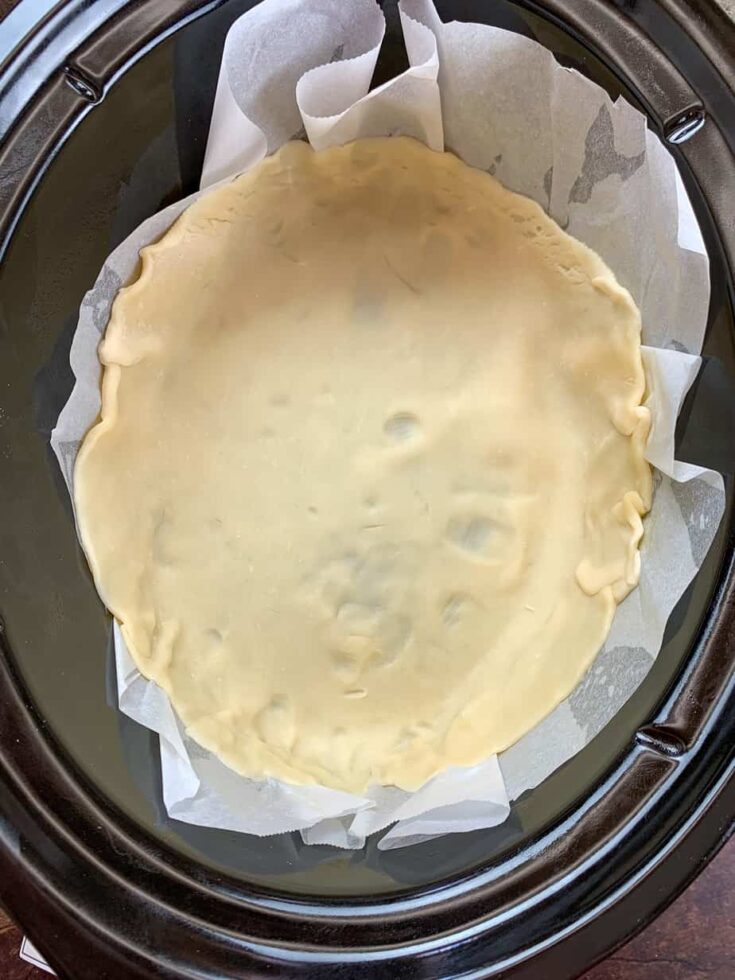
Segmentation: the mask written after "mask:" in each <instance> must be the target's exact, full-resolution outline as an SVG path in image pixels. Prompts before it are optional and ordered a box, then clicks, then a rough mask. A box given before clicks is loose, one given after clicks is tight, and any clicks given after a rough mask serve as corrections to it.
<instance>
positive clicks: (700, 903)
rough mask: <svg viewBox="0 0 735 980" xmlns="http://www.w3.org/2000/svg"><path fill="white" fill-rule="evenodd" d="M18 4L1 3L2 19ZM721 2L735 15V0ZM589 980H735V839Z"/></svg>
mask: <svg viewBox="0 0 735 980" xmlns="http://www.w3.org/2000/svg"><path fill="white" fill-rule="evenodd" d="M15 2H16V0H0V17H2V16H3V15H4V14H5V13H7V11H9V10H10V9H11V8H12V7H13V6H14V5H15ZM720 2H721V3H722V4H723V6H725V8H726V9H728V11H730V10H732V11H733V13H734V14H735V0H720ZM31 919H32V913H31V914H30V915H29V920H31ZM20 942H21V933H20V931H19V930H18V929H17V927H16V926H15V925H14V924H13V923H12V922H11V921H10V919H9V918H8V916H7V915H6V914H5V913H4V912H3V910H2V909H0V980H42V978H43V977H48V974H47V973H44V972H43V971H41V970H39V969H37V968H36V967H34V966H30V965H29V964H27V963H24V962H23V961H22V960H21V959H20V958H19V956H18V951H19V949H20ZM72 980H77V978H72ZM79 980H87V978H79ZM89 980H97V978H89ZM540 980H541V978H540ZM543 980H552V978H543ZM553 980H557V978H553ZM558 980H562V978H558ZM563 980H566V978H563ZM584 980H735V839H733V840H731V841H730V842H729V843H728V844H727V845H726V846H725V847H724V848H723V850H722V851H721V852H720V854H719V855H718V856H717V857H716V858H715V860H714V861H713V862H712V863H711V864H710V865H709V867H708V868H707V869H706V870H705V871H704V872H703V874H701V875H700V876H699V878H698V879H697V880H696V881H695V882H694V883H693V884H692V885H691V886H690V887H689V888H688V889H687V891H685V892H684V894H683V895H681V896H680V897H679V898H678V899H677V901H676V902H674V904H673V905H672V906H670V908H668V909H667V910H666V912H664V913H663V915H661V916H660V917H659V918H658V919H657V920H656V921H655V922H653V923H652V924H651V925H650V926H648V928H647V929H645V930H644V931H643V932H642V933H641V934H640V935H639V936H637V937H636V938H635V939H633V940H632V941H631V942H630V943H628V944H627V945H626V946H623V947H622V949H620V950H618V952H617V953H614V954H613V955H612V956H611V957H609V959H607V960H605V962H604V963H600V964H599V965H598V966H596V967H594V969H592V970H590V971H589V972H588V973H586V974H585V975H584Z"/></svg>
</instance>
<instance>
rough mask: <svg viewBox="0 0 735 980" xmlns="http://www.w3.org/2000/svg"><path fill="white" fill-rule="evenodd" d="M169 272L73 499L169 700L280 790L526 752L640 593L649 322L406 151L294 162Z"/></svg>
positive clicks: (209, 230)
mask: <svg viewBox="0 0 735 980" xmlns="http://www.w3.org/2000/svg"><path fill="white" fill-rule="evenodd" d="M141 257H142V268H141V273H140V276H139V278H138V279H137V280H136V281H135V282H134V283H133V284H132V285H130V286H128V287H127V288H125V289H123V290H121V291H120V294H119V296H118V297H117V299H116V301H115V304H114V307H113V311H112V317H111V319H110V323H109V326H108V328H107V333H106V336H105V339H104V341H103V343H102V344H101V346H100V358H101V360H102V362H103V364H104V365H105V371H104V380H103V387H102V415H101V421H100V422H99V423H98V424H97V425H96V426H95V427H94V428H93V429H92V430H91V431H90V433H89V434H88V435H87V438H86V439H85V441H84V444H83V446H82V449H81V452H80V453H79V457H78V460H77V465H76V474H75V484H74V486H75V496H76V508H77V516H78V521H79V528H80V531H81V535H82V539H83V544H84V548H85V550H86V553H87V556H88V558H89V562H90V565H91V567H92V570H93V572H94V576H95V580H96V583H97V586H98V588H99V591H100V594H101V595H102V597H103V598H104V600H105V602H106V603H107V605H108V606H109V608H110V610H111V611H112V612H113V614H114V615H115V616H116V617H117V619H118V620H119V621H120V623H121V625H122V630H123V634H124V636H125V639H126V641H127V644H128V647H129V650H130V653H131V654H132V656H133V658H134V660H135V662H136V664H137V665H138V667H139V668H140V670H141V671H142V673H143V674H145V675H146V676H147V677H150V678H152V679H153V680H155V681H157V682H158V684H160V685H161V687H163V688H164V689H165V690H166V691H167V692H168V694H169V695H170V697H171V700H172V702H173V704H174V706H175V708H176V710H177V712H178V714H179V716H180V717H181V718H182V720H183V722H184V724H185V725H186V728H187V730H188V731H189V733H190V734H191V735H192V736H193V738H195V739H196V740H197V741H198V742H199V743H201V745H203V746H205V747H206V748H208V749H211V750H212V751H213V752H216V753H217V754H218V755H219V756H220V757H221V758H222V759H223V760H224V761H225V762H226V763H228V764H229V765H230V766H231V767H233V768H234V769H236V770H238V771H239V772H241V773H244V774H245V775H248V776H253V777H265V776H273V777H277V778H279V779H283V780H287V781H290V782H293V783H311V782H316V783H321V784H323V785H326V786H332V787H336V788H339V789H345V790H350V791H356V792H359V791H361V790H363V789H365V787H366V786H368V785H371V784H386V785H391V784H394V785H396V786H401V787H404V788H405V789H414V788H416V787H418V786H420V785H421V784H422V783H423V782H424V781H425V780H427V779H428V778H429V777H430V776H432V775H434V774H435V773H436V772H438V771H440V770H441V769H444V768H445V767H446V766H449V765H463V766H464V765H470V764H473V763H477V762H479V761H481V760H483V759H485V758H486V757H487V756H489V755H490V754H491V753H493V752H497V751H500V750H502V749H505V748H507V747H508V746H509V745H511V744H512V743H513V742H515V741H516V740H517V739H518V738H519V737H520V736H521V735H523V734H524V733H525V732H527V731H528V730H529V729H530V728H532V727H533V726H534V725H535V724H536V723H537V722H538V721H540V720H541V719H542V718H543V717H544V716H545V715H547V714H548V713H549V712H550V711H551V710H552V709H553V708H554V707H555V705H557V704H558V703H559V702H560V701H561V700H562V699H563V698H564V697H566V696H567V695H568V694H569V693H570V691H571V690H572V689H573V688H574V686H575V685H576V684H577V682H578V681H579V680H580V678H581V677H582V675H583V674H584V672H585V671H586V670H587V668H588V667H589V665H590V663H591V662H592V660H593V658H594V657H595V654H596V653H597V651H598V650H599V648H600V645H601V644H602V642H603V640H604V639H605V636H606V635H607V632H608V630H609V628H610V623H611V620H612V617H613V613H614V611H615V608H616V601H620V600H621V599H622V598H623V597H624V596H625V595H626V594H627V593H628V591H629V590H630V589H631V588H632V587H633V586H634V585H635V584H636V582H637V580H638V574H639V561H640V559H639V553H638V543H639V540H640V537H641V534H642V523H641V516H642V515H643V514H644V513H645V512H646V511H647V510H648V508H649V506H650V501H651V473H650V468H649V466H648V464H647V463H646V462H645V460H644V457H643V452H644V446H645V440H646V437H647V433H648V427H649V415H648V412H647V410H646V409H644V408H642V407H641V399H642V397H643V396H644V389H645V377H644V372H643V367H642V363H641V353H640V317H639V314H638V311H637V309H636V307H635V305H634V304H633V301H632V300H631V298H630V296H629V294H628V293H627V292H626V291H625V290H624V289H623V288H621V287H620V286H619V285H618V284H617V282H616V280H615V277H614V276H613V274H612V272H611V271H610V270H609V269H608V268H607V266H606V265H605V264H604V263H603V262H602V260H601V259H600V258H598V257H597V256H596V255H595V254H594V253H593V252H591V251H590V250H589V249H588V248H586V247H585V246H584V245H581V244H580V243H579V242H577V241H575V240H574V239H572V238H570V237H569V236H568V235H566V234H565V233H564V232H562V231H561V230H560V229H559V227H558V226H557V225H556V224H554V222H553V221H551V220H550V219H549V218H547V217H546V216H545V215H544V213H543V211H542V210H541V208H540V207H538V205H536V204H535V203H533V202H531V201H529V200H527V199H526V198H523V197H519V196H517V195H515V194H512V193H510V192H509V191H507V190H505V189H504V188H503V187H502V186H501V185H500V184H499V183H497V182H496V181H495V180H494V179H493V178H492V177H490V176H488V175H487V174H485V173H482V172H480V171H478V170H474V169H471V168H470V167H468V166H466V165H465V164H463V163H462V162H461V161H459V160H458V159H457V158H456V157H454V156H452V155H450V154H440V153H434V152H431V151H430V150H428V149H426V148H425V147H424V146H422V145H421V144H419V143H416V142H413V141H411V140H408V139H403V138H401V139H390V140H388V139H374V140H364V141H360V142H357V143H354V144H351V145H348V146H345V147H340V148H337V149H332V150H327V151H326V152H322V153H314V152H313V151H312V150H311V149H310V148H309V147H308V146H307V145H305V144H303V143H292V144H289V145H287V146H285V147H284V148H283V149H282V150H281V151H280V152H278V153H277V154H276V155H275V156H273V157H271V158H270V159H268V160H266V161H265V162H264V163H263V164H261V165H260V166H259V167H257V168H256V169H255V170H254V171H252V172H251V173H248V174H246V175H244V176H242V177H239V178H238V179H237V180H234V181H233V182H232V183H230V184H227V185H226V186H223V187H220V188H218V189H216V190H214V191H212V192H211V193H209V194H207V195H205V196H204V197H202V198H200V199H199V200H198V201H197V202H196V203H195V204H193V205H192V206H191V207H190V208H189V209H188V210H187V211H186V212H185V213H184V214H183V215H182V216H181V218H179V220H178V221H177V222H176V224H175V225H174V226H173V228H172V229H171V230H170V231H169V232H168V233H167V234H166V235H164V237H163V238H162V239H161V241H160V242H158V243H157V244H155V245H153V246H151V247H149V248H147V249H145V250H144V251H143V252H142V253H141Z"/></svg>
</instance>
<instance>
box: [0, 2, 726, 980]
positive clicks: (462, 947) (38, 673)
mask: <svg viewBox="0 0 735 980" xmlns="http://www.w3.org/2000/svg"><path fill="white" fill-rule="evenodd" d="M252 5H253V4H252V2H250V0H213V2H204V3H203V2H199V0H95V2H94V3H91V2H88V0H60V2H53V0H21V2H20V4H19V5H18V6H17V7H16V8H15V9H14V10H13V11H12V13H11V14H10V15H9V16H8V17H7V18H6V20H5V21H4V22H3V23H2V24H0V140H1V142H0V254H1V255H2V265H1V266H0V345H1V346H0V461H1V464H0V465H1V467H2V469H1V471H0V472H1V474H2V475H1V477H0V613H1V614H2V623H1V627H0V645H1V655H0V900H1V901H2V902H3V903H4V904H5V905H6V906H7V907H8V909H9V910H10V911H11V913H12V914H13V915H14V916H15V917H16V918H17V919H18V921H19V922H20V923H21V924H22V925H23V927H24V928H25V929H26V930H27V931H28V932H29V933H30V935H31V938H32V939H33V941H34V943H36V944H37V945H38V947H39V949H40V950H41V951H42V952H43V953H44V955H45V956H46V957H47V958H48V960H49V962H50V963H51V965H52V966H53V967H54V969H55V970H56V971H57V972H58V973H59V975H61V976H62V977H74V978H75V980H80V978H84V977H90V978H95V980H96V978H102V977H109V978H125V980H132V978H138V977H140V978H143V977H171V978H174V977H176V978H180V977H202V978H203V977H217V978H221V977H260V976H273V975H278V976H283V977H291V976H293V977H314V978H319V980H329V978H332V977H334V978H336V977H341V978H350V980H357V978H360V977H370V978H374V977H458V976H462V977H511V976H512V977H527V978H533V980H538V978H540V977H549V978H566V977H573V976H576V975H578V974H579V973H580V972H582V971H583V970H584V969H586V968H587V967H589V966H591V965H592V964H593V963H594V962H595V961H597V960H598V959H600V958H601V957H603V956H604V955H606V954H607V953H608V952H609V951H610V950H611V948H613V947H614V946H616V945H618V944H620V943H622V942H623V941H625V940H626V939H627V938H628V937H629V936H630V935H631V934H632V933H633V932H635V931H636V930H637V929H639V928H641V926H642V925H644V924H645V923H646V922H647V921H649V920H650V919H651V918H652V917H653V916H654V915H655V914H656V913H657V912H658V911H660V909H661V908H662V907H663V906H664V905H665V904H666V903H667V902H669V901H671V899H672V898H674V897H675V896H676V895H677V894H678V892H679V891H680V890H681V889H682V888H683V887H684V886H685V885H686V884H687V882H688V881H689V880H690V879H691V878H692V877H693V876H694V875H695V874H696V873H697V871H698V870H699V869H700V868H701V867H702V866H703V864H704V863H705V862H706V861H707V860H708V859H709V858H710V857H711V855H712V854H713V853H714V852H715V851H716V850H717V848H718V847H719V846H720V845H721V843H722V842H723V841H724V840H725V839H726V838H727V836H728V834H729V833H730V830H731V827H732V821H733V817H734V816H735V775H734V774H735V680H734V679H733V661H734V660H735V562H734V550H733V547H734V544H735V514H734V512H733V481H732V476H733V472H735V437H733V432H734V431H735V327H734V324H733V299H734V296H733V270H734V269H735V207H733V202H734V201H735V26H734V25H733V24H732V22H731V21H730V20H729V19H728V18H727V17H726V16H725V14H724V13H723V12H722V10H721V9H720V8H719V7H718V6H716V5H715V3H714V2H713V0H686V2H685V0H538V2H532V0H522V2H521V0H519V2H516V3H512V2H505V0H440V2H438V3H437V8H438V10H439V13H440V15H441V16H442V18H443V19H444V20H451V19H459V20H462V19H466V20H474V21H480V22H486V23H492V24H496V25H499V26H502V27H505V28H507V29H510V30H515V31H518V32H521V33H524V34H526V35H528V36H530V37H534V38H536V39H537V40H539V41H540V42H542V43H543V44H545V45H546V46H547V47H549V48H550V49H551V50H552V51H553V52H554V53H555V55H556V56H557V58H558V59H559V60H560V61H561V62H562V63H563V64H566V65H570V66H573V67H575V68H576V69H577V70H579V71H581V72H583V73H584V74H586V75H588V76H590V77H591V78H593V79H594V80H595V81H597V82H598V83H599V84H601V85H603V86H604V87H605V88H606V89H607V90H608V91H609V92H610V94H611V95H613V97H614V96H617V95H618V94H622V95H623V96H624V97H625V98H627V99H628V100H629V101H630V102H632V103H633V104H634V105H636V106H637V107H639V108H640V109H641V110H642V111H643V112H645V113H646V115H647V117H648V119H649V122H650V126H651V127H652V128H653V129H654V130H655V131H656V132H657V133H659V134H660V135H661V137H662V139H663V140H665V142H666V143H667V145H668V147H669V149H670V151H671V152H672V153H673V154H674V156H675V158H676V160H677V162H678V164H679V167H680V170H681V173H682V176H683V179H684V182H685V184H686V187H687V189H688V192H689V194H690V196H691V199H692V202H693V204H694V207H695V210H696V213H697V216H698V219H699V222H700V224H701V227H702V231H703V235H704V238H705V242H706V245H707V249H708V252H709V255H710V261H711V275H712V300H711V308H710V311H709V325H708V332H707V339H706V343H705V347H704V362H703V367H702V370H701V372H700V375H699V378H698V380H697V382H696V384H695V386H694V389H693V391H692V392H690V394H689V396H688V399H687V403H686V405H685V407H684V410H683V412H682V415H681V417H680V420H679V427H678V432H677V442H678V452H677V457H678V458H679V459H682V460H686V461H689V462H694V463H700V464H702V465H705V466H709V467H712V468H714V469H718V470H719V471H720V472H722V473H724V474H725V477H726V486H727V511H726V515H725V519H724V520H723V523H722V526H721V528H720V531H719V533H718V536H717V539H716V541H715V544H714V545H713V547H712V549H711V551H710V553H709V555H708V557H707V559H706V561H705V564H704V565H703V567H702V569H701V571H700V573H699V575H698V576H697V578H696V580H695V581H694V583H693V585H692V587H691V588H690V589H689V590H688V592H687V593H686V594H685V596H684V597H683V598H682V600H681V601H680V603H679V604H678V606H677V608H676V610H675V612H674V614H673V615H672V617H671V619H670V621H669V624H668V628H667V633H666V637H665V642H664V646H663V649H662V651H661V653H660V655H659V657H658V659H657V661H656V664H655V666H654V668H653V669H652V670H651V672H650V673H649V675H648V677H647V678H646V680H645V681H644V682H643V684H642V685H641V686H640V688H639V689H638V691H637V692H636V694H635V695H634V696H633V697H632V698H631V699H630V700H629V701H628V702H627V704H626V705H625V706H624V707H623V708H622V709H621V710H620V711H619V712H618V714H617V715H616V716H615V718H614V719H613V721H612V722H611V723H610V724H609V725H608V726H607V728H605V729H604V731H602V732H601V733H600V734H599V735H598V736H597V737H596V738H595V739H594V740H593V741H592V742H591V743H590V744H589V745H588V746H587V747H586V748H585V749H584V750H583V751H582V752H580V753H579V754H578V755H577V756H575V757H574V758H573V759H572V760H571V761H570V762H568V763H567V764H566V765H565V766H564V767H563V768H562V769H560V770H558V771H557V772H555V773H554V774H553V775H552V776H551V777H549V778H548V779H547V780H546V781H545V782H544V783H542V784H541V785H540V786H538V787H537V788H536V789H534V790H532V791H530V792H527V793H526V794H525V795H524V796H523V797H521V798H520V799H519V800H517V801H516V802H515V803H514V804H513V807H512V812H511V816H510V819H509V820H508V821H507V822H506V823H504V824H502V825H501V826H499V827H496V828H494V829H491V830H485V831H478V832H475V833H471V834H464V835H463V834H457V835H452V836H448V837H444V838H440V839H437V840H434V841H431V842H427V843H424V844H419V845H416V846H414V847H409V848H404V849H402V850H396V851H380V850H378V849H377V847H376V846H375V842H373V841H369V842H368V845H367V846H366V847H365V848H364V849H363V850H362V851H359V852H355V853H351V852H343V851H339V850H337V849H334V848H329V847H319V846H306V845H304V844H303V843H302V842H301V838H300V837H299V836H298V835H295V834H294V835H279V836H275V837H270V838H253V837H248V836H245V835H241V834H235V833H229V832H225V831H217V830H211V829H204V828H197V827H193V826H189V825H187V824H183V823H180V822H177V821H175V820H172V819H170V818H169V817H168V816H167V814H166V812H165V809H164V807H163V803H162V801H161V792H160V771H159V768H158V762H157V746H156V744H155V739H154V736H153V735H152V733H151V732H150V731H148V730H146V729H142V728H139V727H138V726H137V725H135V724H134V723H133V722H132V721H130V720H129V719H127V718H125V717H124V716H123V715H121V714H120V713H119V711H118V709H117V700H116V694H115V688H114V672H113V670H112V660H111V653H110V649H111V648H110V622H109V618H108V616H107V615H106V613H105V611H104V609H103V608H102V606H101V604H100V601H99V599H98V597H97V595H96V592H95V589H94V587H93V584H92V582H91V579H90V576H89V573H88V571H87V568H86V564H85V562H84V559H83V557H82V555H81V553H80V550H79V546H78V544H77V538H76V534H75V531H74V524H73V519H72V515H71V507H70V503H69V500H68V497H67V493H66V489H65V487H64V485H63V483H62V481H61V477H60V475H59V473H58V471H57V468H56V464H55V460H54V459H53V457H52V454H51V452H50V449H49V435H50V431H51V428H52V427H53V425H54V423H55V421H56V418H57V416H58V413H59V411H60V409H61V407H62V405H63V404H64V403H65V401H66V399H67V397H68V395H69V392H70V390H71V387H72V383H73V377H72V373H71V369H70V367H69V363H68V354H69V345H70V342H71V337H72V333H73V330H74V327H75V324H76V317H77V309H78V306H79V303H80V300H81V298H82V296H83V294H84V292H85V291H86V290H87V289H88V288H89V286H90V285H91V283H92V282H93V281H94V279H95V276H96V275H97V272H98V271H99V268H100V266H101V264H102V261H103V260H104V258H105V256H106V255H107V254H108V253H109V252H110V250H111V249H112V248H113V247H114V246H115V245H116V244H117V243H118V242H120V241H121V240H122V239H123V238H124V237H125V236H126V235H127V234H128V233H129V232H130V231H131V230H132V229H133V228H135V226H136V225H137V224H139V223H140V221H141V220H142V219H144V218H145V217H146V216H148V215H150V214H152V213H154V212H156V211H158V210H160V209H161V208H162V207H164V206H165V205H166V204H168V203H170V202H172V201H174V200H176V199H178V198H180V197H182V196H183V195H186V194H188V193H190V192H191V191H192V190H194V189H195V188H196V186H197V183H198V177H199V172H200V169H201V164H202V157H203V153H204V146H205V142H206V136H207V126H208V121H209V114H210V110H211V105H212V100H213V96H214V85H215V82H216V76H217V69H218V65H219V59H220V53H221V49H222V45H223V42H224V38H225V34H226V32H227V29H228V27H229V25H230V24H231V23H232V22H233V20H234V19H235V18H236V17H237V16H239V15H240V14H241V13H242V12H243V11H245V10H246V9H248V8H249V7H250V6H252ZM384 8H385V12H386V16H387V19H388V34H387V37H386V40H385V42H384V45H383V50H382V53H381V58H380V61H379V64H378V68H377V71H376V78H375V81H376V82H380V81H382V80H384V79H385V78H387V77H390V76H391V75H393V74H395V73H396V72H398V71H400V70H402V68H403V64H404V63H403V60H402V59H403V58H404V57H405V56H404V54H403V47H402V41H401V36H400V28H399V24H398V17H397V11H396V7H395V3H393V2H386V3H385V4H384Z"/></svg>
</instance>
